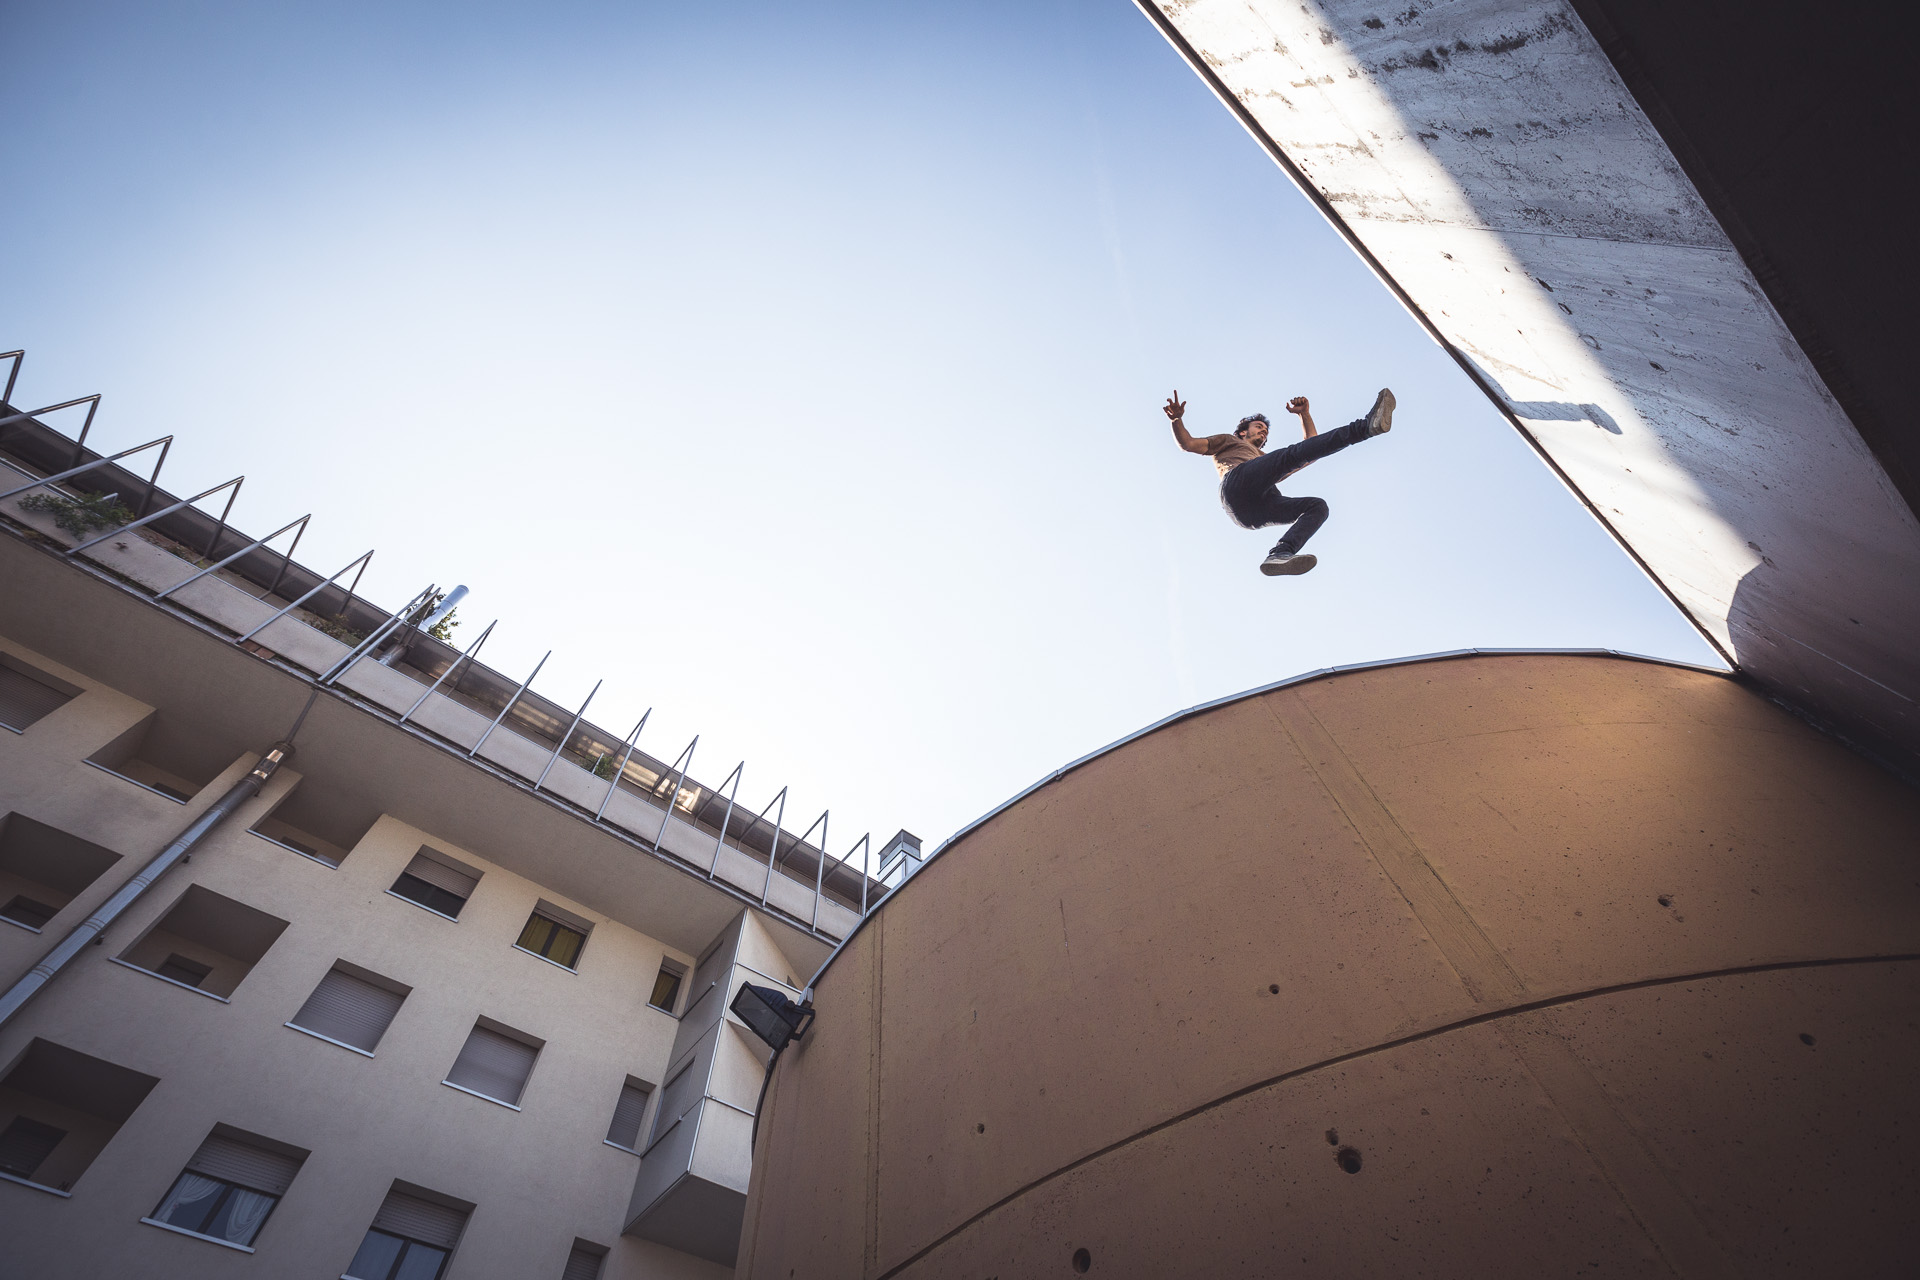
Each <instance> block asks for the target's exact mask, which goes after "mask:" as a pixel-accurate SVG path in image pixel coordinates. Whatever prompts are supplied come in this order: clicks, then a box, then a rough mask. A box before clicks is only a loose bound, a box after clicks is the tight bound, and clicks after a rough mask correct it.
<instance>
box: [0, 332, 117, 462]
mask: <svg viewBox="0 0 1920 1280" xmlns="http://www.w3.org/2000/svg"><path fill="white" fill-rule="evenodd" d="M5 358H6V357H4V356H0V359H5ZM16 372H17V369H16ZM9 397H11V392H9ZM77 404H92V405H93V406H94V407H95V408H98V407H99V405H100V396H99V393H98V392H96V393H94V394H93V395H90V396H81V397H80V398H79V399H78V400H62V401H61V402H60V403H59V404H50V405H48V406H46V407H45V408H44V409H29V410H27V411H26V412H25V413H10V414H8V415H7V416H6V417H4V418H0V427H10V426H12V425H13V424H14V423H16V422H32V421H33V420H34V419H35V418H38V417H39V416H40V415H41V414H43V413H57V412H58V411H59V410H61V409H71V408H73V406H75V405H77ZM87 421H88V423H92V421H93V414H92V413H91V412H89V413H88V414H87ZM83 430H84V428H83ZM73 465H74V466H76V467H77V466H79V465H80V463H79V461H78V460H77V459H76V460H75V461H74V464H73ZM92 469H93V468H92V467H86V468H83V470H87V471H91V470H92Z"/></svg>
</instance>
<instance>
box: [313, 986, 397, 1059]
mask: <svg viewBox="0 0 1920 1280" xmlns="http://www.w3.org/2000/svg"><path fill="white" fill-rule="evenodd" d="M405 999H406V997H405V996H403V995H397V994H395V993H394V992H391V991H388V990H387V989H386V988H385V987H377V986H375V985H374V984H373V983H371V982H368V981H366V980H365V979H363V978H356V977H354V976H353V975H352V974H350V973H342V972H341V971H340V970H338V969H333V970H330V971H328V973H327V976H326V977H324V978H322V979H320V985H319V986H317V987H315V988H314V989H313V994H312V995H310V996H308V997H307V1002H306V1003H305V1004H303V1005H301V1006H300V1012H298V1013H296V1014H294V1015H293V1025H294V1026H296V1027H300V1028H302V1029H303V1030H307V1031H311V1032H314V1033H315V1034H316V1035H323V1036H325V1037H327V1039H329V1040H338V1041H339V1042H340V1043H341V1044H350V1045H352V1046H353V1047H354V1048H356V1049H364V1050H366V1051H367V1052H368V1053H372V1052H373V1047H374V1046H375V1045H377V1044H379V1043H380V1037H381V1036H383V1035H385V1034H386V1033H387V1026H388V1024H389V1023H391V1022H392V1021H393V1015H394V1014H396V1013H398V1012H400V1003H401V1001H403V1000H405Z"/></svg>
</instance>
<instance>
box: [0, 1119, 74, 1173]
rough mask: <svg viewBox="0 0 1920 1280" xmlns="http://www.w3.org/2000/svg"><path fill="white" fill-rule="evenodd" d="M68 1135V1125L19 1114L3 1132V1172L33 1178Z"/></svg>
mask: <svg viewBox="0 0 1920 1280" xmlns="http://www.w3.org/2000/svg"><path fill="white" fill-rule="evenodd" d="M66 1136H67V1131H66V1130H65V1129H56V1128H54V1127H53V1126H52V1125H50V1124H42V1123H40V1121H38V1120H29V1119H28V1118H27V1117H26V1116H15V1117H14V1118H13V1123H12V1124H10V1125H8V1126H7V1129H6V1132H5V1133H0V1173H10V1174H12V1175H13V1176H14V1177H16V1178H26V1179H27V1180H28V1181H32V1179H33V1175H34V1174H35V1173H37V1172H39V1170H40V1166H41V1164H43V1163H44V1162H45V1161H46V1158H47V1157H48V1156H50V1155H52V1154H53V1149H54V1148H55V1147H57V1146H59V1145H60V1139H62V1138H64V1137H66Z"/></svg>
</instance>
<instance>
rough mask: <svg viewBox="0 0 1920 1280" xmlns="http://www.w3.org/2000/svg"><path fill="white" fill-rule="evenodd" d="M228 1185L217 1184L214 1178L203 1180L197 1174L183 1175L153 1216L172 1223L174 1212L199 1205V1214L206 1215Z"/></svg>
mask: <svg viewBox="0 0 1920 1280" xmlns="http://www.w3.org/2000/svg"><path fill="white" fill-rule="evenodd" d="M226 1185H227V1184H226V1183H224V1182H216V1181H214V1180H213V1179H212V1178H203V1177H201V1176H200V1175H199V1174H197V1173H183V1174H181V1175H180V1180H179V1181H178V1182H176V1183H174V1184H173V1190H172V1191H169V1192H168V1193H167V1198H166V1199H165V1200H162V1201H161V1202H160V1207H159V1208H158V1209H155V1210H154V1211H153V1216H154V1217H155V1218H156V1219H158V1220H159V1221H161V1222H172V1221H173V1211H174V1210H175V1209H179V1208H182V1207H185V1206H188V1205H194V1204H195V1203H196V1202H200V1203H199V1205H198V1208H199V1212H200V1213H202V1214H205V1213H206V1211H207V1209H208V1208H209V1207H211V1202H212V1200H213V1197H215V1196H217V1195H219V1194H220V1192H221V1191H222V1190H224V1189H225V1187H226Z"/></svg>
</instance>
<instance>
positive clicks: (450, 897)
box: [391, 848, 480, 919]
mask: <svg viewBox="0 0 1920 1280" xmlns="http://www.w3.org/2000/svg"><path fill="white" fill-rule="evenodd" d="M478 883H480V873H479V872H477V871H468V870H466V869H464V868H461V867H457V866H454V865H453V864H452V863H450V862H448V861H445V860H444V859H442V858H440V857H437V856H435V857H429V856H428V854H427V851H426V850H425V849H424V848H423V849H421V851H420V852H419V853H416V854H414V855H413V861H412V862H409V863H408V864H407V869H406V870H405V871H402V872H401V873H400V878H399V879H398V880H395V881H394V882H393V889H392V890H391V892H393V893H394V894H396V895H397V896H399V897H402V898H405V899H406V900H407V901H408V902H412V903H415V904H417V905H419V906H422V907H425V908H426V909H427V910H429V911H437V912H439V913H440V914H441V915H443V916H446V917H447V918H448V919H458V918H459V915H460V908H462V907H464V906H466V905H467V899H468V898H471V897H472V896H473V886H474V885H476V884H478Z"/></svg>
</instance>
